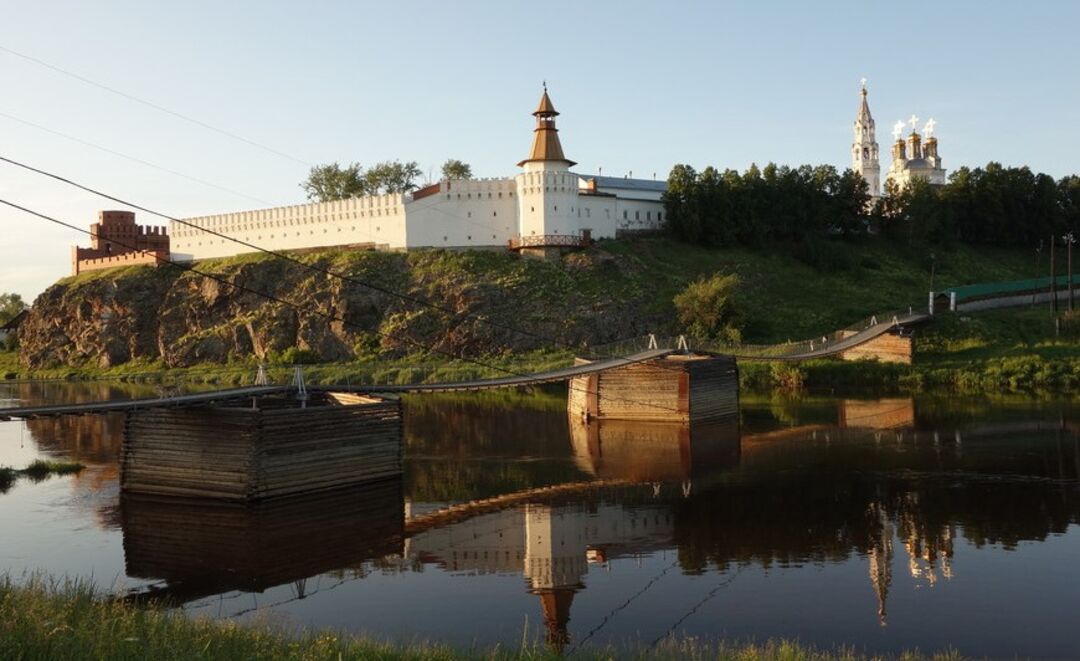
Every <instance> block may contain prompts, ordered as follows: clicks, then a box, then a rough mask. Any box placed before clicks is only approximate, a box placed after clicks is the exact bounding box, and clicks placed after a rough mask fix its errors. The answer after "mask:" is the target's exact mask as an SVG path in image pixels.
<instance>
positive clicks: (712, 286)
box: [674, 273, 742, 343]
mask: <svg viewBox="0 0 1080 661" xmlns="http://www.w3.org/2000/svg"><path fill="white" fill-rule="evenodd" d="M738 286H739V277H738V276H737V275H720V274H719V273H718V274H716V275H714V276H712V277H711V278H702V279H700V280H698V281H696V282H692V283H690V284H689V285H687V287H686V289H684V290H683V291H682V292H680V293H678V294H676V295H675V299H674V303H675V311H676V313H677V314H678V317H679V323H681V324H682V325H683V326H684V327H685V328H686V329H687V331H689V333H690V334H691V335H694V336H696V337H701V338H719V339H722V340H725V341H728V342H734V343H737V342H739V341H740V340H741V339H742V331H741V330H740V324H741V322H742V314H741V312H740V310H739V308H738V306H737V305H736V304H735V290H736V289H737V288H738Z"/></svg>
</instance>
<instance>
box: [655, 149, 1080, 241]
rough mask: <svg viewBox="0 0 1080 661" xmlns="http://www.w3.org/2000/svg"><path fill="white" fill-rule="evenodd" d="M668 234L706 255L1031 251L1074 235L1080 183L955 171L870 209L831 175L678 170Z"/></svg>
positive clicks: (846, 174) (892, 190)
mask: <svg viewBox="0 0 1080 661" xmlns="http://www.w3.org/2000/svg"><path fill="white" fill-rule="evenodd" d="M664 203H665V209H666V216H667V220H668V223H667V230H668V231H669V232H670V233H671V234H672V235H674V236H676V237H678V238H680V239H682V240H684V241H688V242H691V243H697V244H700V245H707V246H732V245H743V246H752V247H762V246H765V245H770V246H777V245H784V244H795V245H799V244H805V243H808V242H813V241H814V240H815V239H816V238H819V237H825V236H840V237H845V238H858V237H860V236H863V235H865V234H867V233H880V234H883V235H886V236H890V237H893V238H895V239H896V240H901V241H905V242H908V243H912V244H927V245H942V244H949V243H953V242H961V243H973V244H974V243H979V244H991V245H1031V246H1034V245H1038V243H1039V241H1040V240H1042V241H1049V237H1050V236H1051V235H1053V236H1056V237H1060V236H1061V235H1062V234H1064V233H1067V232H1070V231H1073V232H1075V231H1077V230H1080V177H1078V176H1076V175H1070V176H1067V177H1064V178H1062V179H1060V180H1055V179H1054V178H1053V177H1051V176H1049V175H1047V174H1042V173H1039V174H1036V173H1033V172H1032V171H1031V170H1030V169H1029V168H1027V167H1004V166H1002V165H1001V164H1000V163H993V162H992V163H989V164H987V166H986V167H985V168H975V169H970V168H967V167H963V168H960V169H958V170H956V171H954V172H953V173H952V174H951V175H950V176H949V179H948V182H947V183H946V184H944V185H941V186H933V185H930V184H929V183H927V182H926V181H925V180H922V179H916V180H915V181H913V182H912V183H911V184H910V185H908V186H907V187H905V188H904V189H902V190H900V189H898V188H897V187H896V186H894V185H893V184H892V182H889V183H888V184H887V185H886V189H885V191H884V194H883V195H882V196H881V197H880V198H879V199H878V200H877V201H876V202H874V203H873V204H871V198H870V195H869V191H868V189H867V185H866V182H865V180H863V178H862V176H860V175H858V174H857V173H855V172H854V171H852V170H850V169H848V170H845V171H843V172H839V171H838V170H837V169H836V168H834V167H832V166H828V165H819V166H816V167H814V166H809V165H802V166H799V167H796V168H791V167H787V166H777V165H775V164H772V163H770V164H769V165H767V166H765V167H764V168H760V169H759V168H758V167H757V166H756V165H752V166H750V168H748V169H747V170H746V171H745V172H742V173H739V172H737V171H735V170H730V169H728V170H724V171H722V172H721V171H720V170H717V169H716V168H713V167H707V168H705V169H704V170H702V171H701V172H697V171H695V170H694V168H692V167H690V166H688V165H676V166H675V167H674V168H673V169H672V171H671V174H670V176H669V177H668V189H667V193H665V197H664Z"/></svg>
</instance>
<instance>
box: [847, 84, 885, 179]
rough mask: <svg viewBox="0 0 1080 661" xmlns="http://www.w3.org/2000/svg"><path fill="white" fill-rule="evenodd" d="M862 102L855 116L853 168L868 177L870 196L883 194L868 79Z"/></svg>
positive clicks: (863, 85)
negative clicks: (867, 88) (867, 90)
mask: <svg viewBox="0 0 1080 661" xmlns="http://www.w3.org/2000/svg"><path fill="white" fill-rule="evenodd" d="M861 95H862V103H861V104H860V105H859V114H858V115H857V116H856V117H855V127H854V128H855V142H854V143H853V144H852V145H851V169H853V170H855V172H858V173H859V174H861V175H862V176H863V179H866V185H867V186H869V188H870V197H872V198H878V197H880V196H881V165H880V164H879V160H878V143H877V138H876V137H875V135H874V117H873V116H872V115H871V114H870V104H869V103H867V101H866V79H865V78H863V80H862V90H861Z"/></svg>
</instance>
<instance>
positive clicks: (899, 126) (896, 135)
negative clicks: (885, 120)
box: [892, 119, 904, 140]
mask: <svg viewBox="0 0 1080 661" xmlns="http://www.w3.org/2000/svg"><path fill="white" fill-rule="evenodd" d="M903 132H904V120H902V119H898V120H896V124H894V125H893V127H892V137H893V139H895V140H899V139H900V134H902V133H903Z"/></svg>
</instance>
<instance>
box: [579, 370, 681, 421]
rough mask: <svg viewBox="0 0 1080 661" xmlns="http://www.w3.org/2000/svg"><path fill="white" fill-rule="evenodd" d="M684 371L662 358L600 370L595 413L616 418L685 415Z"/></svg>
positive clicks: (599, 415)
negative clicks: (681, 388) (604, 370)
mask: <svg viewBox="0 0 1080 661" xmlns="http://www.w3.org/2000/svg"><path fill="white" fill-rule="evenodd" d="M685 375H686V372H685V371H684V370H683V368H682V366H681V365H680V364H678V363H675V364H672V361H667V360H664V359H661V360H657V361H649V362H647V363H637V364H635V365H628V366H626V367H619V368H616V369H611V370H608V371H606V372H601V373H600V374H599V375H598V379H597V390H598V395H597V413H598V415H597V417H598V418H600V419H605V418H615V419H618V420H672V421H675V420H686V419H688V410H687V404H688V402H687V399H686V392H685V385H684V386H683V390H682V391H681V390H680V384H681V383H682V382H683V379H684V377H685Z"/></svg>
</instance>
